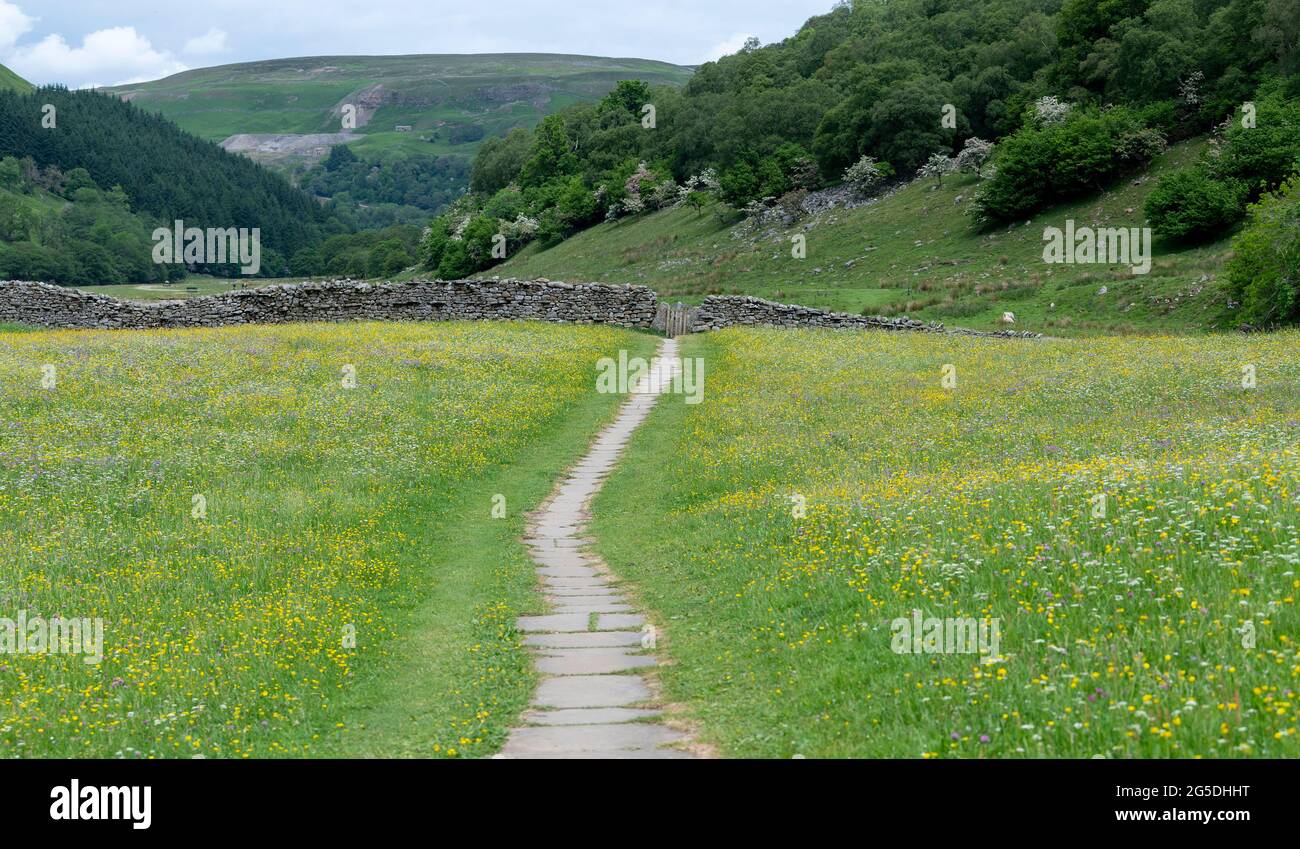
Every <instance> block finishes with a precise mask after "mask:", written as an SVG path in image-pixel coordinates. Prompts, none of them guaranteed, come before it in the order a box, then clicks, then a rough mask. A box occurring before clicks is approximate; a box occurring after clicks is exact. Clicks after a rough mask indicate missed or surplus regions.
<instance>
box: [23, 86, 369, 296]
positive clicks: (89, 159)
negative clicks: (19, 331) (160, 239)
mask: <svg viewBox="0 0 1300 849" xmlns="http://www.w3.org/2000/svg"><path fill="white" fill-rule="evenodd" d="M45 104H50V105H53V106H54V107H56V109H57V115H58V122H59V124H58V126H59V131H58V132H50V131H48V130H45V129H42V128H41V124H40V116H41V114H42V110H43V109H44V106H45ZM142 151H143V152H147V156H144V155H143V154H142ZM142 157H143V158H142ZM146 161H147V166H148V167H141V164H142V162H146ZM0 163H3V164H5V172H4V174H3V175H0V176H2V177H3V181H4V183H5V184H8V185H10V186H11V187H12V186H16V185H18V184H19V183H20V182H21V183H25V184H28V185H26V186H23V187H21V188H20V189H19V190H20V191H22V192H24V193H30V191H31V184H37V185H39V186H40V187H41V188H44V189H46V190H47V191H51V192H52V193H53V194H56V195H59V196H60V197H63V198H65V199H66V200H71V201H76V202H77V203H80V199H79V198H78V194H77V193H78V190H79V189H81V188H87V189H94V190H103V194H104V196H105V198H104V199H106V200H108V201H109V202H110V203H109V206H112V207H120V208H121V210H122V212H124V213H131V214H134V215H136V216H139V220H140V221H144V220H146V219H147V220H149V221H151V222H153V224H152V226H157V225H158V224H160V223H162V222H172V221H175V220H177V219H181V220H184V221H185V222H186V224H187V226H191V227H221V228H225V227H241V228H250V229H251V228H258V229H259V230H260V238H261V247H262V262H261V270H262V272H263V273H264V274H271V275H273V274H277V273H285V272H287V270H288V260H289V258H290V257H292V256H293V255H294V254H295V253H296V252H298V251H300V250H301V249H304V248H308V247H311V246H313V245H315V244H317V243H319V242H320V241H321V240H322V239H323V238H324V236H325V235H326V233H327V231H328V232H334V233H338V232H343V231H344V230H345V229H346V227H345V225H343V224H341V223H340V222H338V221H336V220H334V219H332V218H331V216H330V213H329V211H328V210H326V209H323V208H322V207H321V206H320V204H318V203H315V202H314V201H313V200H312V199H311V198H310V197H309V196H308V195H306V194H305V193H303V192H301V191H299V190H297V189H296V188H294V187H293V186H292V185H290V184H289V182H288V181H287V180H285V179H284V178H282V177H280V176H278V175H275V174H272V173H270V172H269V171H267V170H266V169H264V168H261V167H259V166H257V165H256V164H255V163H253V162H250V161H249V160H247V159H245V158H243V157H240V156H235V155H232V154H230V153H227V152H226V151H223V150H221V149H220V148H219V147H217V146H216V145H214V144H212V143H211V142H206V141H203V140H201V139H198V138H195V137H194V136H192V135H190V134H188V133H186V132H184V131H182V130H180V129H178V128H177V127H176V126H175V125H174V124H172V123H171V122H170V121H167V120H165V119H163V118H160V117H159V116H157V115H152V114H148V113H146V112H144V111H142V110H140V109H138V108H136V107H134V106H132V105H130V104H129V103H124V102H122V101H121V100H119V99H118V98H116V97H112V96H108V95H105V94H101V93H99V92H95V91H68V90H67V89H64V88H58V87H44V88H40V89H36V90H34V91H33V92H30V93H28V94H17V93H15V92H11V91H0ZM114 215H115V216H116V213H115V214H114ZM124 226H126V225H124ZM127 229H135V225H134V224H132V225H129V226H128V227H127ZM55 235H57V231H56V232H55ZM0 240H3V241H8V242H12V243H27V244H28V245H29V246H35V247H49V246H50V244H51V242H52V241H53V239H52V236H51V233H50V232H47V231H46V230H44V229H43V228H42V227H41V226H39V224H38V223H35V222H33V221H28V220H14V221H9V222H6V232H5V233H4V235H3V239H0ZM64 244H65V250H64V251H63V253H62V259H64V260H66V259H68V258H69V254H72V255H74V256H75V255H76V254H78V253H79V252H81V248H82V247H83V245H82V243H80V242H78V241H77V240H73V239H67V240H64ZM147 245H148V239H147V238H146V239H145V241H144V243H143V246H145V247H147ZM140 247H142V245H140V244H138V243H137V240H133V243H132V244H131V245H120V246H119V245H109V246H107V247H106V250H108V251H109V253H111V254H113V255H114V256H115V257H116V258H117V259H118V260H121V261H123V262H125V263H127V264H129V265H131V266H133V267H135V268H136V270H135V271H134V272H132V273H127V274H126V275H125V276H124V277H123V276H122V275H118V274H113V275H110V276H108V277H107V278H106V279H98V280H96V279H90V280H87V279H86V278H87V276H89V277H90V278H95V277H99V276H100V275H97V274H93V273H91V274H88V275H83V274H81V273H74V272H73V271H71V270H70V267H69V268H65V269H64V272H61V273H59V274H57V275H56V274H54V273H53V272H52V271H50V270H49V269H48V268H47V267H46V265H47V264H46V263H44V261H42V262H33V263H30V264H25V265H24V266H23V268H24V269H26V270H25V273H23V274H22V275H21V276H22V277H24V278H26V279H43V280H51V281H57V282H78V283H81V282H128V281H130V282H151V281H153V280H156V279H157V278H158V273H157V267H156V266H155V265H154V263H153V262H152V261H151V260H150V258H149V253H148V251H147V250H146V251H145V252H144V255H143V256H142V257H141V256H139V253H138V251H139V249H140ZM21 250H28V251H29V252H30V251H31V250H33V248H31V247H28V248H25V249H21ZM32 255H33V256H34V255H35V254H32ZM78 259H80V258H78ZM79 264H82V265H85V263H79ZM104 264H105V263H103V262H101V261H100V259H98V258H97V259H96V260H95V261H94V262H93V263H91V265H93V266H96V267H99V266H104ZM60 265H62V262H61V263H60ZM196 267H197V266H196ZM19 270H20V269H11V271H12V273H14V274H18V271H19ZM205 270H208V271H211V272H214V273H226V272H228V271H229V270H230V267H228V266H227V267H217V266H213V267H211V268H206V269H205Z"/></svg>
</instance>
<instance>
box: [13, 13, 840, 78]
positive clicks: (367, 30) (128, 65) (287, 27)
mask: <svg viewBox="0 0 1300 849" xmlns="http://www.w3.org/2000/svg"><path fill="white" fill-rule="evenodd" d="M832 5H834V0H468V2H467V0H456V1H455V2H449V0H186V2H184V3H179V2H176V0H171V2H158V0H113V2H103V0H0V64H4V65H7V66H8V67H9V68H11V69H12V70H13V71H15V72H16V73H18V74H19V75H20V76H22V77H24V78H26V79H27V80H30V81H31V82H34V83H38V84H41V83H63V84H64V85H67V86H69V87H72V88H84V87H87V86H94V85H118V84H122V83H131V82H142V81H145V80H153V79H158V78H160V77H165V76H168V75H170V74H175V73H179V72H180V71H184V70H188V69H190V68H203V67H208V66H212V65H225V64H228V63H231V62H246V61H255V60H260V59H281V58H289V57H297V56H323V55H335V56H337V55H357V54H402V53H580V54H587V55H593V56H615V57H635V58H640V59H659V60H662V61H665V62H673V63H676V64H679V65H695V64H699V63H701V62H705V61H708V60H710V59H716V58H718V57H719V56H723V55H726V54H728V53H734V52H735V51H736V50H738V49H740V47H741V45H743V44H744V42H745V39H746V38H748V37H750V36H754V37H756V38H758V39H759V40H760V41H762V42H763V43H764V44H766V43H768V42H772V41H780V40H781V39H783V38H786V37H788V36H790V35H792V34H794V32H795V31H796V30H797V29H798V28H799V26H800V25H801V24H802V23H803V22H804V21H805V20H807V19H808V18H810V17H812V16H813V15H819V14H824V13H825V12H828V11H830V9H831V7H832Z"/></svg>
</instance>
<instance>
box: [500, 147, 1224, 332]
mask: <svg viewBox="0 0 1300 849" xmlns="http://www.w3.org/2000/svg"><path fill="white" fill-rule="evenodd" d="M1202 148H1203V143H1202V142H1187V143H1184V144H1181V145H1177V146H1175V147H1173V148H1172V149H1171V150H1170V151H1169V152H1168V153H1166V154H1165V155H1164V156H1162V157H1161V158H1160V159H1159V160H1158V161H1157V162H1156V163H1155V164H1154V165H1153V166H1152V168H1151V169H1150V170H1149V171H1148V172H1147V173H1146V174H1143V175H1139V176H1136V177H1134V178H1132V179H1130V180H1127V181H1125V182H1123V183H1121V184H1119V185H1117V186H1115V187H1113V188H1112V189H1111V190H1109V191H1107V192H1104V193H1102V194H1100V195H1097V196H1095V197H1091V198H1088V199H1085V200H1082V201H1079V202H1076V203H1072V204H1066V205H1062V206H1058V207H1054V208H1053V209H1051V210H1048V211H1046V212H1043V213H1040V214H1039V215H1037V216H1035V217H1034V218H1033V220H1032V221H1029V222H1020V223H1018V224H1017V225H1016V226H1014V227H1012V228H1009V229H1008V228H1002V229H999V230H996V231H991V232H987V233H982V232H978V231H977V230H975V229H974V228H972V226H971V224H970V222H969V220H968V218H967V215H966V210H967V207H968V201H969V199H970V196H971V192H972V191H973V190H974V188H975V178H974V177H971V176H958V177H949V178H945V179H944V181H943V185H942V186H936V184H935V183H934V182H933V181H925V182H919V183H913V184H911V185H909V186H907V187H905V188H903V189H902V190H901V191H898V192H896V193H894V194H891V195H889V196H887V197H886V198H884V199H883V200H881V201H880V202H879V203H876V204H873V205H870V206H866V207H859V208H857V209H853V210H843V209H839V210H832V211H831V212H829V213H824V214H823V215H822V216H821V217H820V218H819V219H816V220H815V221H813V222H812V223H813V225H814V226H813V227H812V229H810V230H805V229H804V225H805V224H807V223H809V222H808V221H804V222H800V223H799V224H797V225H796V227H794V228H792V229H791V230H788V231H781V230H778V231H777V232H774V233H772V234H770V235H769V234H766V233H763V234H754V233H750V232H748V231H747V230H746V229H745V227H744V226H743V225H741V226H737V225H735V223H734V221H735V215H734V214H725V213H722V212H721V211H720V208H717V207H715V208H714V209H712V210H710V209H705V210H703V211H702V212H696V211H694V210H691V209H685V208H684V209H677V210H667V211H663V212H657V213H653V214H651V215H647V216H642V217H639V218H634V219H627V220H624V221H620V222H616V223H607V224H601V225H599V226H597V227H593V228H591V229H590V230H587V231H585V232H583V233H580V234H578V235H577V236H574V237H573V238H571V239H569V240H567V241H565V242H562V243H560V244H559V245H557V246H556V247H553V248H551V249H550V250H546V251H538V250H537V249H536V247H529V248H525V249H524V250H523V251H521V252H520V254H519V255H518V256H516V257H514V258H512V259H511V260H509V261H508V262H506V263H505V264H504V265H502V266H499V267H498V268H496V269H493V271H492V273H494V274H495V273H499V274H501V275H503V276H505V275H510V276H515V277H538V276H542V277H549V278H551V279H555V280H567V281H570V282H580V281H592V280H596V281H604V282H609V283H641V284H644V285H647V286H651V287H653V288H655V289H656V290H657V291H659V292H660V293H662V294H664V295H665V296H668V297H671V298H678V299H681V300H683V301H686V302H688V303H695V302H698V301H699V300H700V299H701V298H702V297H703V296H704V295H707V294H747V295H758V296H760V297H764V298H770V299H773V300H778V301H785V302H790V303H798V304H806V305H808V306H815V307H823V308H826V309H834V310H839V311H843V312H852V313H861V312H867V313H880V314H885V315H900V314H907V315H910V316H912V317H914V318H922V319H930V320H937V321H942V322H944V323H945V324H951V325H956V326H966V327H975V328H984V329H988V328H993V327H996V326H997V323H998V320H999V318H1000V317H1001V315H1002V313H1003V311H1006V310H1011V311H1013V312H1014V313H1015V314H1016V319H1017V327H1018V328H1020V329H1027V330H1036V331H1040V332H1044V333H1048V334H1051V335H1055V336H1075V335H1102V334H1108V335H1111V334H1124V333H1150V332H1185V331H1197V330H1203V329H1205V328H1206V327H1207V326H1208V325H1209V324H1211V322H1212V321H1213V320H1214V319H1215V318H1216V317H1217V316H1218V315H1219V314H1220V312H1221V311H1222V310H1223V308H1224V307H1225V305H1226V298H1225V296H1224V294H1223V292H1222V290H1221V289H1220V286H1219V283H1218V277H1219V275H1220V273H1221V270H1222V267H1223V263H1224V259H1225V253H1226V252H1227V250H1228V240H1227V239H1224V240H1223V241H1220V242H1218V243H1215V244H1211V245H1209V246H1205V247H1201V248H1196V249H1192V250H1186V249H1178V248H1176V247H1173V246H1169V245H1161V244H1160V243H1156V244H1155V246H1154V251H1153V254H1154V259H1153V264H1152V269H1151V271H1150V273H1149V274H1146V275H1133V274H1132V273H1130V271H1129V269H1128V267H1127V266H1125V267H1116V266H1101V265H1094V266H1077V265H1057V266H1052V265H1046V264H1044V262H1043V259H1042V253H1043V238H1042V237H1043V228H1044V227H1047V226H1055V227H1064V222H1065V221H1066V219H1073V220H1074V221H1075V222H1076V224H1077V225H1079V226H1083V225H1084V224H1089V225H1092V226H1110V227H1119V226H1126V227H1140V226H1144V224H1145V221H1144V217H1143V214H1142V204H1143V202H1144V200H1145V199H1146V195H1147V193H1148V192H1149V191H1150V189H1151V187H1152V186H1153V185H1154V180H1155V178H1156V177H1158V176H1159V175H1160V174H1162V173H1164V172H1165V171H1167V170H1169V169H1171V168H1173V167H1176V166H1178V165H1180V164H1183V163H1186V162H1188V161H1190V160H1192V159H1194V158H1195V157H1196V156H1198V155H1199V154H1200V152H1201V149H1202ZM795 234H802V235H804V236H805V237H806V239H807V257H806V258H804V259H795V258H793V257H792V256H791V241H790V237H791V236H792V235H795ZM1103 287H1105V289H1106V291H1105V292H1104V293H1103V292H1102V289H1103Z"/></svg>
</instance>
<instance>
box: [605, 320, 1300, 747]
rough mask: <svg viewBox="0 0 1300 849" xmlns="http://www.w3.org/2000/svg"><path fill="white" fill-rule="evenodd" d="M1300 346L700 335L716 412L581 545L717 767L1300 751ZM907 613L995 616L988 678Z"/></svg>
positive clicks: (687, 416)
mask: <svg viewBox="0 0 1300 849" xmlns="http://www.w3.org/2000/svg"><path fill="white" fill-rule="evenodd" d="M1297 344H1300V335H1298V334H1296V333H1294V332H1289V333H1284V334H1278V335H1274V336H1250V337H1241V336H1226V335H1208V336H1197V337H1153V338H1140V339H1139V338H1117V339H1081V340H1052V341H1041V342H1024V341H1015V342H1009V341H1005V340H1001V341H1000V340H988V339H972V338H963V337H936V336H930V335H921V334H916V335H912V334H884V333H851V332H833V331H780V330H727V331H722V332H719V333H713V334H707V335H700V336H692V337H687V338H686V339H685V340H684V342H683V354H684V355H686V356H701V357H703V358H704V360H705V364H706V367H707V368H706V383H705V391H704V400H703V403H701V404H699V405H696V406H688V405H685V404H683V403H682V401H681V399H680V398H679V397H675V396H668V397H666V398H665V399H664V402H663V403H661V404H660V405H659V406H658V407H657V408H656V409H655V411H654V412H653V413H652V414H651V417H650V418H649V419H648V420H647V423H646V424H645V425H644V426H643V428H642V430H641V431H640V432H638V434H636V435H635V436H634V437H633V440H632V442H631V444H630V446H629V451H628V454H627V455H626V456H625V458H624V460H623V462H622V463H621V464H620V466H619V468H618V469H617V470H616V471H615V472H614V474H613V476H612V477H611V479H610V480H609V482H608V483H607V485H606V487H605V489H604V490H603V491H602V492H601V494H600V495H599V496H598V497H597V500H596V502H595V504H594V507H593V513H594V515H595V517H596V519H595V524H594V527H593V532H594V535H595V536H596V538H597V539H598V541H599V548H600V550H601V552H602V554H603V555H604V557H605V559H606V561H607V562H608V563H609V565H610V567H611V568H612V570H613V571H614V572H615V573H616V574H617V575H619V576H620V577H622V578H626V579H628V580H629V581H631V582H632V584H633V585H634V586H635V588H636V592H637V593H638V594H639V596H640V598H641V600H642V602H643V603H644V604H645V605H646V606H647V607H648V608H649V609H651V610H653V611H656V612H657V616H658V618H659V624H660V625H662V626H663V627H664V629H665V639H664V641H663V642H662V643H661V646H662V647H665V648H666V651H667V653H668V655H669V657H670V660H671V664H670V665H668V666H666V667H664V668H663V669H662V677H663V682H664V685H665V694H666V698H667V699H668V700H670V701H673V702H679V703H682V704H684V705H685V707H686V709H687V713H688V716H689V717H691V718H693V719H695V720H697V721H698V722H699V724H700V727H701V733H702V735H703V737H704V739H705V740H706V741H708V742H712V743H715V744H717V745H718V746H719V748H720V749H721V751H722V752H723V753H724V754H726V755H732V756H758V757H783V758H788V757H791V756H792V755H795V754H802V755H805V756H807V757H877V756H886V757H907V758H913V757H935V756H945V757H946V756H951V757H1040V756H1046V757H1093V756H1098V755H1100V756H1105V757H1191V756H1202V755H1203V756H1207V757H1245V756H1265V757H1296V756H1298V755H1300V737H1298V736H1297V724H1298V723H1297V715H1296V712H1297V699H1296V696H1297V693H1296V690H1297V686H1298V685H1300V646H1298V645H1297V641H1300V616H1298V615H1297V612H1296V606H1295V597H1296V595H1297V593H1298V592H1300V577H1298V575H1297V573H1298V572H1300V569H1298V568H1297V567H1300V449H1298V448H1297V446H1298V445H1300V441H1298V440H1297V434H1298V433H1300V430H1298V429H1300V363H1297V360H1296V358H1295V356H1294V352H1295V350H1296V346H1297ZM944 364H952V365H954V366H955V367H956V375H957V384H956V388H955V389H953V390H945V389H943V388H942V386H941V382H940V378H941V371H942V368H943V366H944ZM1246 364H1250V365H1253V366H1254V368H1255V370H1256V374H1257V380H1258V383H1257V387H1256V388H1255V389H1253V390H1245V389H1243V388H1242V385H1241V380H1242V374H1243V371H1242V369H1243V366H1244V365H1246ZM1099 495H1104V496H1105V498H1106V501H1105V505H1104V510H1103V511H1102V515H1100V516H1098V515H1094V507H1097V506H1098V504H1099V502H1098V501H1097V500H1096V499H1097V496H1099ZM796 496H798V497H801V498H802V499H804V501H803V503H804V505H805V510H804V512H803V513H802V515H801V514H800V513H799V511H797V510H796V509H795V508H796V506H797V504H798V503H799V502H798V501H797V500H796ZM914 610H919V611H922V613H923V614H924V616H926V617H957V618H965V617H973V618H978V619H980V620H984V621H989V620H992V619H997V620H999V622H1000V646H999V648H998V656H997V658H996V660H994V661H993V662H992V663H984V662H981V657H980V656H979V655H975V654H942V653H937V654H934V653H923V654H900V653H895V652H894V651H893V650H892V645H891V643H892V637H893V631H892V629H893V623H894V620H896V619H900V618H902V619H909V618H910V617H911V616H912V612H913V611H914ZM1248 634H1249V635H1250V636H1251V637H1253V641H1251V642H1248V641H1247V639H1246V638H1247V635H1248ZM985 657H986V658H987V657H988V656H987V655H985Z"/></svg>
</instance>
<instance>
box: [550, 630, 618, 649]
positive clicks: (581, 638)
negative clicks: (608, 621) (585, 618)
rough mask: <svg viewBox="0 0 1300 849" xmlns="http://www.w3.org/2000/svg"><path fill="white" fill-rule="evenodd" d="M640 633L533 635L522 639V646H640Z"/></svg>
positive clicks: (606, 632)
mask: <svg viewBox="0 0 1300 849" xmlns="http://www.w3.org/2000/svg"><path fill="white" fill-rule="evenodd" d="M641 636H642V635H641V632H640V631H585V632H582V633H577V632H573V633H567V634H533V635H531V636H528V637H524V645H526V646H536V647H537V648H542V649H583V648H607V647H611V646H640V645H641Z"/></svg>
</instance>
